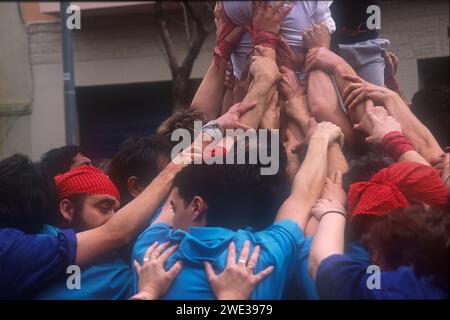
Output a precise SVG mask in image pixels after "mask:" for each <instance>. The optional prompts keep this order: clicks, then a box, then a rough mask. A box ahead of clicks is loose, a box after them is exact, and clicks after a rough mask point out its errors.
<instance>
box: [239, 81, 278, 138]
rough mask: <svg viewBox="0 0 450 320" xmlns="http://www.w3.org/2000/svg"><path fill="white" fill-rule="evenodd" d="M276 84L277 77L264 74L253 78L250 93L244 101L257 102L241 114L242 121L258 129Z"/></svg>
mask: <svg viewBox="0 0 450 320" xmlns="http://www.w3.org/2000/svg"><path fill="white" fill-rule="evenodd" d="M275 84H276V79H275V77H266V76H263V77H261V78H259V77H255V79H253V81H252V83H251V84H250V87H249V90H248V93H247V95H246V96H245V98H244V100H243V101H242V102H243V103H251V102H256V107H254V108H253V109H251V110H249V111H247V112H246V113H245V114H243V115H242V116H241V122H242V123H244V124H246V125H249V126H251V127H252V128H253V129H255V130H256V129H258V127H259V123H260V122H261V119H262V117H263V115H264V111H265V110H266V106H267V104H268V102H269V99H270V98H271V95H273V94H274V93H275V90H276V86H275Z"/></svg>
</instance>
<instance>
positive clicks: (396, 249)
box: [361, 205, 450, 285]
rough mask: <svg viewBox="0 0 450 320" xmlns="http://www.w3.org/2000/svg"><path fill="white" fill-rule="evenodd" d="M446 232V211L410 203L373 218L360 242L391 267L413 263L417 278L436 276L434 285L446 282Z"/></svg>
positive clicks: (449, 225)
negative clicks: (404, 207)
mask: <svg viewBox="0 0 450 320" xmlns="http://www.w3.org/2000/svg"><path fill="white" fill-rule="evenodd" d="M449 234H450V219H449V214H448V212H444V211H442V210H440V209H435V208H430V209H428V210H427V209H426V208H424V207H423V206H419V205H413V206H411V207H409V208H407V209H402V210H397V211H394V212H391V213H389V214H387V215H383V216H378V217H376V219H373V220H372V222H371V223H370V224H368V225H367V226H366V228H365V232H364V233H363V235H362V238H361V242H362V244H363V245H364V246H365V247H366V248H368V250H369V252H371V253H373V252H375V251H377V252H379V254H380V255H381V256H382V257H383V260H384V261H386V263H387V265H388V267H389V268H390V269H396V268H398V267H400V266H405V265H411V264H412V265H413V267H414V272H415V273H416V275H417V276H418V277H420V276H425V275H431V276H435V277H436V279H435V280H436V282H437V284H440V285H442V284H445V285H448V254H449Z"/></svg>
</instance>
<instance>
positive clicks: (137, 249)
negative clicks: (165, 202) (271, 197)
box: [132, 220, 304, 300]
mask: <svg viewBox="0 0 450 320" xmlns="http://www.w3.org/2000/svg"><path fill="white" fill-rule="evenodd" d="M245 240H249V241H250V245H251V252H252V251H253V248H254V247H255V245H259V246H260V247H261V254H260V256H259V261H258V263H257V264H256V266H255V272H260V271H261V270H263V269H265V268H267V267H268V266H271V265H273V266H274V270H273V272H272V273H271V274H270V275H269V276H268V277H267V278H265V279H264V280H263V281H262V282H261V283H259V284H258V285H257V286H256V288H255V290H254V291H253V293H252V296H251V298H252V299H280V298H281V297H282V293H283V288H284V286H285V283H286V281H287V280H288V279H289V278H290V277H291V276H292V274H293V271H294V266H295V263H296V257H297V252H298V250H299V247H300V246H301V244H302V242H303V240H304V238H303V232H302V231H301V229H300V228H299V227H298V225H297V224H296V223H295V222H293V221H291V220H283V221H280V222H278V223H275V224H273V225H272V226H270V227H269V228H267V229H265V230H263V231H258V232H253V231H251V230H238V231H232V230H229V229H225V228H217V227H201V228H200V227H195V228H194V227H193V228H191V229H190V230H189V232H185V231H183V230H173V229H172V228H170V227H169V226H168V225H167V224H164V223H156V224H155V225H153V226H150V227H149V228H147V229H146V230H145V231H144V232H143V233H142V234H141V236H140V237H139V238H138V240H137V241H136V243H135V245H134V248H133V255H132V256H133V258H134V259H136V260H137V261H138V262H139V263H142V259H143V256H144V253H145V251H146V250H147V249H148V247H149V246H150V245H152V244H153V243H154V242H155V241H158V242H159V243H163V242H166V241H170V242H171V245H173V244H178V245H179V246H178V250H177V251H176V252H175V253H173V254H172V255H171V256H170V257H169V259H168V261H167V264H166V266H165V267H166V269H168V268H170V267H172V266H173V264H174V263H175V262H176V261H177V260H181V261H183V269H182V270H181V272H180V273H179V274H178V276H177V277H176V278H175V280H174V282H173V284H172V286H171V288H170V289H169V291H168V292H167V294H166V295H165V296H164V297H163V299H173V300H178V299H194V300H198V299H215V296H214V293H213V292H212V290H211V287H210V285H209V282H208V280H207V278H206V273H205V270H204V266H203V261H208V262H210V263H211V264H212V266H213V268H214V270H215V271H216V273H219V272H222V271H223V269H224V268H225V265H226V258H227V255H228V245H229V243H230V242H231V241H234V242H235V244H236V252H237V254H236V259H238V257H239V253H240V251H241V249H242V246H243V244H244V241H245ZM251 252H250V254H251ZM133 274H134V278H135V292H137V275H136V270H134V268H133Z"/></svg>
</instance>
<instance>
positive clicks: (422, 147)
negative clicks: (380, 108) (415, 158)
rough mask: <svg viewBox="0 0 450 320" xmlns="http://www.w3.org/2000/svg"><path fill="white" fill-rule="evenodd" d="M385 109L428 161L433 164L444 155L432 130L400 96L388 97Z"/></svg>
mask: <svg viewBox="0 0 450 320" xmlns="http://www.w3.org/2000/svg"><path fill="white" fill-rule="evenodd" d="M385 107H386V109H387V111H388V113H389V114H390V115H391V116H392V117H394V118H395V120H397V121H398V122H399V123H400V125H401V126H402V130H403V133H404V135H405V136H406V137H407V138H408V139H409V140H410V141H411V143H412V145H413V146H414V148H415V149H416V150H417V152H418V153H419V154H420V155H422V157H423V158H424V159H425V160H426V161H428V162H432V161H433V160H435V159H437V158H438V157H439V156H440V155H441V154H442V153H444V151H443V150H442V148H441V147H440V146H439V143H438V142H437V141H436V139H435V137H434V136H433V134H432V133H431V132H430V130H428V128H427V127H426V126H425V125H424V124H423V123H422V122H421V121H420V120H419V119H417V117H416V116H415V115H414V113H412V111H411V110H410V109H409V107H408V106H407V105H406V104H405V103H404V101H403V100H402V98H401V97H400V96H398V95H397V94H393V95H390V96H389V97H387V99H386V100H385Z"/></svg>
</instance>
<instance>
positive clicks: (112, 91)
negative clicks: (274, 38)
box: [0, 1, 449, 160]
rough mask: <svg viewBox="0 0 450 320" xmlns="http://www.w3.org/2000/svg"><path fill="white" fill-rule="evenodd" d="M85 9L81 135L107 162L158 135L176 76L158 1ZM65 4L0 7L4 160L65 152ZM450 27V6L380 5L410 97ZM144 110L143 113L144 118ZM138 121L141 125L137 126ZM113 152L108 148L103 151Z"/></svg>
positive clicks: (179, 41)
mask: <svg viewBox="0 0 450 320" xmlns="http://www.w3.org/2000/svg"><path fill="white" fill-rule="evenodd" d="M80 5H81V8H82V11H81V30H75V31H74V42H73V44H74V60H75V61H74V63H75V82H76V86H77V94H78V97H77V103H78V108H79V109H80V110H79V112H80V131H81V137H80V139H81V142H82V144H83V134H86V132H88V133H89V134H91V136H92V137H93V139H97V141H99V142H97V145H96V146H88V147H89V148H92V149H95V148H99V149H102V148H103V149H102V150H103V151H102V152H100V154H99V155H98V156H99V157H102V156H108V155H109V153H110V150H112V149H113V147H116V145H117V143H119V142H120V140H121V139H123V135H124V133H127V134H130V133H133V132H144V131H146V130H147V129H146V128H148V133H151V131H153V130H154V128H155V127H156V126H157V122H159V121H160V119H161V118H164V117H166V116H167V115H168V114H169V112H170V106H168V105H167V104H169V103H170V97H169V96H170V80H171V74H170V69H169V66H168V63H167V61H166V56H165V52H164V49H163V45H162V42H161V40H160V39H159V36H158V32H157V27H156V24H155V20H154V18H153V14H152V10H153V9H152V6H154V3H153V2H151V1H150V2H146V3H143V2H138V3H136V2H127V3H114V2H112V3H108V2H104V3H93V4H89V3H84V4H80ZM55 6H56V7H55ZM58 6H59V4H58V3H22V4H17V3H0V15H1V16H0V20H2V21H3V22H0V23H3V25H2V26H0V29H1V28H3V30H6V29H5V27H6V26H5V24H7V26H8V27H9V29H10V30H14V32H11V31H9V32H6V31H4V32H3V33H0V35H3V36H2V38H0V67H1V68H0V71H1V73H2V74H0V78H2V79H3V80H0V81H2V82H0V84H2V83H3V87H4V88H7V89H2V86H1V85H0V158H3V157H6V156H9V155H11V154H14V153H16V152H21V153H24V154H27V155H29V156H30V157H31V158H32V159H33V160H38V159H39V158H40V156H41V154H42V153H44V152H46V151H47V150H49V149H51V148H54V147H58V146H62V145H64V144H65V124H64V96H63V68H62V45H61V26H60V24H59V18H58V12H59V10H58ZM83 6H87V7H84V8H83ZM173 10H175V11H176V10H178V11H179V16H180V17H181V19H182V17H183V12H182V10H181V9H177V8H174V9H173ZM175 11H174V12H175ZM4 17H9V18H8V19H9V20H8V21H6V20H4V19H2V18H4ZM448 28H449V4H448V1H389V2H386V3H384V4H383V7H382V11H381V32H380V36H381V37H384V38H387V39H389V40H390V41H391V49H392V51H393V52H394V53H396V54H397V55H398V57H399V69H398V78H399V82H400V84H401V87H402V89H403V91H404V92H405V95H406V97H407V98H408V99H411V98H412V96H413V94H414V93H415V92H416V91H417V90H419V89H420V87H421V85H422V84H421V80H420V74H419V73H420V72H419V66H418V65H419V62H420V60H421V59H429V58H438V57H447V58H448V57H449V34H448V32H449V31H448ZM170 31H171V34H172V35H173V40H174V45H175V48H176V52H177V56H179V58H180V59H181V58H182V57H183V55H184V54H185V48H186V38H187V37H186V29H185V28H184V27H183V26H181V25H179V24H178V23H177V22H176V21H173V23H170ZM214 41H215V34H214V32H211V34H210V35H209V37H208V39H207V40H206V42H205V43H204V45H203V47H202V50H201V52H200V54H199V56H198V58H197V60H196V62H195V65H194V68H193V71H192V78H201V77H202V76H203V74H204V73H205V72H206V70H207V67H208V65H209V63H210V61H211V56H212V49H213V47H214ZM2 48H3V49H2ZM7 48H9V49H7ZM17 52H19V53H17ZM120 92H123V94H122V95H120ZM125 95H128V97H125ZM108 97H109V98H108ZM130 97H131V98H130ZM133 97H134V98H133ZM133 99H134V100H133ZM5 101H6V102H5ZM11 101H12V103H11ZM119 101H121V102H120V103H119ZM155 105H156V106H155ZM97 108H98V109H97ZM152 108H153V109H152ZM118 109H121V110H122V111H120V110H119V111H118ZM139 110H141V111H142V110H144V111H142V112H144V113H143V114H139V113H140V111H139ZM121 112H122V113H121ZM131 114H137V116H134V118H133V117H132V116H130V115H131ZM128 116H130V117H129V118H127V117H128ZM121 117H123V119H125V118H126V119H127V120H126V121H125V124H123V125H120V124H119V122H118V121H117V119H118V118H121ZM145 117H148V119H144V118H145ZM152 117H153V119H150V118H152ZM133 119H134V120H136V121H138V120H139V121H140V120H142V121H140V122H139V121H138V122H137V123H135V124H133V121H134V120H133ZM119 120H120V119H119ZM144 120H145V121H144ZM147 120H148V121H147ZM136 126H137V127H139V130H138V129H136V128H135V127H136ZM134 129H136V130H135V131H133V130H134ZM83 130H84V131H85V132H84V133H83V132H82V131H83ZM115 133H116V135H117V137H115V138H114V139H112V140H111V139H109V138H107V137H106V136H108V135H109V136H111V135H112V136H114V134H115ZM109 136H108V137H109ZM103 138H105V140H104V141H103V140H102V139H103ZM108 139H109V140H108ZM107 144H111V146H109V147H104V146H105V145H107ZM105 150H106V151H105ZM108 150H109V151H108Z"/></svg>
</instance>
